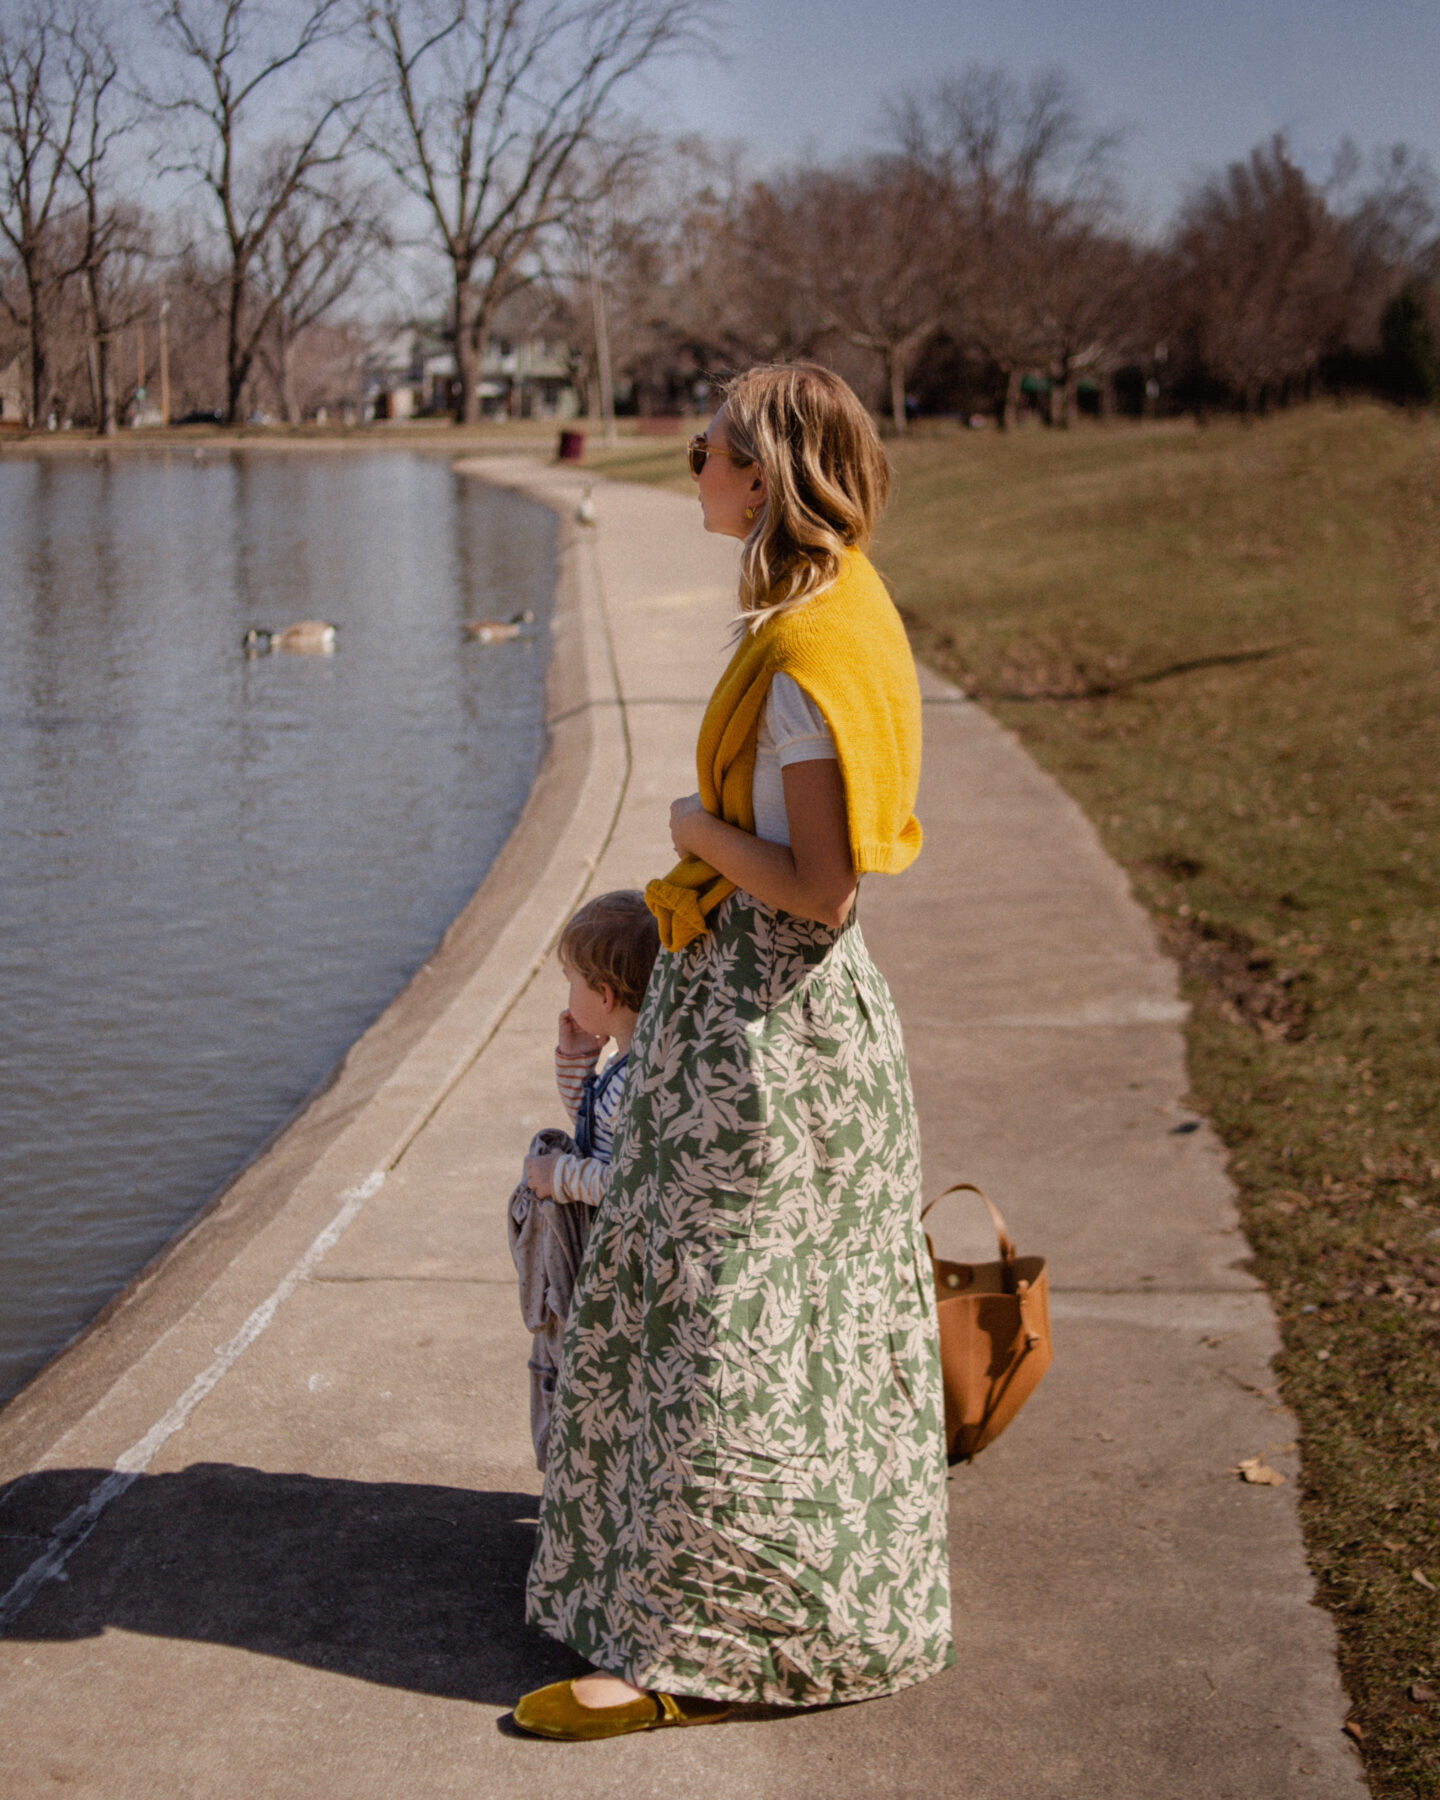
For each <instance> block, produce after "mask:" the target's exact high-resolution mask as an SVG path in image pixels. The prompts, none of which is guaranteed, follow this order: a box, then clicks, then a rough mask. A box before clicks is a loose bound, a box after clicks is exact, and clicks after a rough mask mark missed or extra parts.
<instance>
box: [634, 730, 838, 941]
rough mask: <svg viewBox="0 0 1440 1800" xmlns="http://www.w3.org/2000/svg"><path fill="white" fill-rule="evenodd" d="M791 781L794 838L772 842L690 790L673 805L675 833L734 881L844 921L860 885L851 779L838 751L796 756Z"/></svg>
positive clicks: (786, 908) (787, 780)
mask: <svg viewBox="0 0 1440 1800" xmlns="http://www.w3.org/2000/svg"><path fill="white" fill-rule="evenodd" d="M780 778H781V781H782V782H783V784H784V788H785V814H786V817H787V818H788V820H789V822H790V842H789V844H788V845H787V844H769V843H766V841H765V840H764V839H763V838H757V837H754V836H752V835H751V833H750V832H748V831H741V830H740V828H739V827H738V826H736V825H727V824H726V823H725V821H724V820H723V819H716V818H714V817H712V816H711V814H709V813H707V812H706V811H705V809H704V807H703V806H702V805H701V804H700V796H699V795H698V794H688V795H687V796H686V797H685V799H683V800H677V801H676V802H675V804H674V805H673V806H672V807H671V808H670V836H671V838H672V839H673V840H674V843H675V848H676V849H677V850H678V851H679V852H680V853H681V854H682V855H685V854H686V853H689V854H691V855H694V856H700V857H703V858H704V859H705V861H706V862H708V863H709V865H710V867H711V868H712V869H718V870H719V872H720V873H721V874H722V875H723V876H724V877H725V879H726V880H727V881H733V882H734V883H735V885H736V887H739V888H744V889H745V891H746V893H747V894H754V896H755V898H756V899H757V900H763V901H764V902H765V904H766V905H767V906H777V907H779V908H780V910H781V911H782V912H788V913H795V914H797V915H798V916H799V917H800V918H802V919H814V920H815V921H816V922H817V923H818V924H821V925H836V926H838V925H843V924H844V923H845V921H846V919H847V918H848V917H849V916H850V908H851V907H852V906H853V905H854V904H855V891H856V888H857V887H858V886H859V883H858V881H857V879H856V875H855V869H854V866H853V864H852V863H851V861H850V827H849V820H848V819H847V817H846V813H845V784H844V783H843V782H842V781H841V779H840V765H839V763H838V762H836V761H835V760H834V758H833V757H830V758H826V759H825V760H823V761H818V762H797V763H789V764H787V765H786V767H785V768H783V769H782V770H781V771H780Z"/></svg>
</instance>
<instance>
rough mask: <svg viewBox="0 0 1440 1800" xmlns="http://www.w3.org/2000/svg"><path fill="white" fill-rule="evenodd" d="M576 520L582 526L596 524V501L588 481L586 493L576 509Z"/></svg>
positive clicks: (581, 497)
mask: <svg viewBox="0 0 1440 1800" xmlns="http://www.w3.org/2000/svg"><path fill="white" fill-rule="evenodd" d="M575 518H576V521H577V523H579V524H581V525H593V524H594V523H595V501H594V498H593V496H592V493H591V485H590V483H589V482H588V481H587V482H586V483H585V492H584V493H583V494H582V495H581V496H580V504H579V505H578V506H577V507H576V508H575Z"/></svg>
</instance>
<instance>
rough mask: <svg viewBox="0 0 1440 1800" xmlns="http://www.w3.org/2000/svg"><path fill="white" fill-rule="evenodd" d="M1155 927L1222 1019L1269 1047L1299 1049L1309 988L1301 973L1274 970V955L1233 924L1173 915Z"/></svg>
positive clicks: (1306, 1018) (1306, 1022)
mask: <svg viewBox="0 0 1440 1800" xmlns="http://www.w3.org/2000/svg"><path fill="white" fill-rule="evenodd" d="M1158 923H1159V927H1160V937H1161V941H1162V942H1163V943H1164V945H1165V948H1166V949H1167V950H1168V951H1169V952H1170V954H1171V955H1172V956H1173V957H1174V958H1175V960H1176V961H1177V962H1178V963H1179V964H1180V967H1181V968H1182V969H1183V970H1184V972H1185V974H1186V975H1188V976H1189V977H1190V978H1191V980H1193V981H1195V982H1198V983H1199V984H1200V986H1202V987H1203V988H1204V989H1205V990H1206V992H1207V993H1208V994H1209V996H1210V998H1211V1001H1212V1003H1213V1004H1214V1005H1215V1007H1216V1009H1217V1010H1218V1011H1219V1012H1220V1014H1221V1016H1222V1017H1223V1018H1226V1019H1229V1020H1230V1021H1231V1023H1232V1024H1236V1025H1248V1026H1249V1027H1250V1029H1251V1030H1252V1031H1254V1032H1257V1033H1258V1034H1259V1035H1260V1036H1261V1037H1262V1038H1264V1039H1265V1040H1266V1042H1267V1043H1272V1044H1298V1043H1300V1042H1301V1040H1302V1039H1303V1038H1304V1037H1305V1036H1306V1035H1307V1033H1308V1031H1309V1025H1310V1003H1309V1000H1308V997H1307V992H1306V990H1307V987H1308V985H1309V984H1308V978H1307V977H1306V976H1305V974H1304V973H1303V972H1302V971H1301V970H1299V969H1277V968H1276V966H1275V959H1274V958H1273V957H1272V956H1269V955H1267V953H1266V952H1265V951H1263V950H1262V949H1261V948H1260V947H1259V945H1258V944H1256V942H1255V940H1254V939H1253V938H1250V937H1247V936H1246V935H1245V933H1244V932H1243V931H1237V930H1236V929H1235V928H1234V926H1231V925H1219V924H1214V923H1212V922H1211V921H1209V920H1206V919H1198V918H1192V917H1177V916H1175V915H1173V914H1172V915H1169V916H1166V915H1163V914H1162V915H1161V916H1160V918H1159V920H1158Z"/></svg>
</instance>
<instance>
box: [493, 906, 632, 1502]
mask: <svg viewBox="0 0 1440 1800" xmlns="http://www.w3.org/2000/svg"><path fill="white" fill-rule="evenodd" d="M659 949H660V933H659V930H658V928H657V926H656V923H655V919H654V915H653V914H652V913H651V912H650V910H649V908H648V907H647V906H646V904H645V896H644V895H643V894H640V893H638V892H633V891H630V890H623V889H622V890H621V891H619V892H617V893H613V894H600V895H598V896H597V897H596V898H595V899H594V900H590V901H587V902H586V904H585V905H584V906H582V907H581V908H580V910H579V912H577V913H576V914H575V916H574V918H572V919H571V921H570V923H569V924H568V925H567V926H566V927H565V929H564V931H563V932H562V933H561V934H560V966H561V968H562V969H563V970H564V972H565V974H566V975H567V976H568V978H569V981H570V1004H569V1006H568V1007H567V1008H566V1009H565V1011H564V1012H562V1013H561V1015H560V1033H559V1041H558V1043H557V1044H556V1046H555V1083H556V1086H557V1087H558V1088H559V1089H560V1098H561V1099H562V1100H563V1101H564V1102H565V1110H566V1112H568V1113H569V1115H570V1123H571V1125H572V1127H573V1130H574V1136H573V1137H571V1136H570V1135H568V1134H567V1133H566V1132H563V1131H554V1130H546V1131H540V1132H537V1133H536V1135H535V1137H534V1138H533V1139H532V1140H531V1144H530V1154H529V1155H528V1156H527V1157H526V1158H525V1176H524V1179H523V1180H522V1181H521V1183H520V1185H519V1187H517V1188H516V1190H515V1192H514V1193H513V1194H512V1195H511V1198H510V1207H509V1215H508V1218H509V1236H510V1254H511V1256H512V1257H513V1258H514V1261H515V1268H516V1272H517V1273H518V1275H519V1277H520V1311H521V1315H522V1316H523V1318H524V1320H525V1323H526V1325H527V1326H528V1327H529V1329H530V1331H531V1332H532V1334H533V1338H534V1343H533V1347H532V1350H531V1354H530V1433H531V1436H532V1438H533V1439H534V1443H535V1461H536V1464H537V1466H538V1467H539V1468H540V1469H542V1470H543V1469H544V1467H545V1450H546V1446H547V1444H548V1442H549V1437H550V1409H551V1406H552V1404H553V1402H554V1397H555V1379H556V1375H557V1373H558V1370H559V1366H560V1345H561V1341H562V1339H563V1338H564V1335H565V1320H566V1319H567V1317H568V1316H569V1312H570V1297H571V1295H572V1293H573V1292H574V1288H575V1277H576V1274H577V1273H578V1271H579V1268H580V1259H581V1257H582V1255H583V1254H584V1250H585V1240H586V1239H587V1238H588V1237H589V1235H590V1226H591V1223H592V1221H593V1220H594V1218H595V1213H596V1210H597V1208H598V1207H599V1205H600V1202H601V1200H602V1199H603V1198H604V1194H605V1178H606V1176H607V1174H608V1173H609V1167H610V1151H611V1145H612V1143H613V1140H614V1132H615V1119H616V1115H617V1114H618V1112H619V1110H620V1098H621V1094H622V1093H623V1091H624V1086H625V1070H626V1067H627V1065H628V1063H629V1058H630V1040H631V1038H632V1037H633V1036H634V1035H635V1023H636V1020H637V1019H638V1017H639V1014H640V1005H641V1002H642V1001H643V1000H644V998H645V986H646V983H647V982H648V981H649V979H650V971H651V969H652V968H653V966H654V963H655V958H656V955H657V954H658V952H659ZM610 1038H614V1040H615V1050H616V1054H615V1055H614V1056H613V1057H612V1058H611V1059H610V1061H609V1062H608V1063H607V1064H606V1065H605V1067H604V1069H603V1070H601V1071H600V1072H599V1073H598V1074H597V1072H596V1064H597V1063H598V1062H599V1060H600V1052H601V1051H602V1050H603V1049H604V1047H605V1044H606V1041H607V1040H608V1039H610Z"/></svg>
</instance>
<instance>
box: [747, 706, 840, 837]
mask: <svg viewBox="0 0 1440 1800" xmlns="http://www.w3.org/2000/svg"><path fill="white" fill-rule="evenodd" d="M835 760H836V752H835V739H834V738H833V737H832V736H831V733H830V727H829V726H828V725H827V724H826V723H825V715H824V713H822V712H821V710H820V708H819V707H818V706H817V705H816V704H815V702H814V701H813V700H812V699H811V698H810V696H809V695H808V694H807V693H806V692H805V690H804V688H802V687H801V686H800V684H799V682H797V681H796V680H794V678H793V677H791V676H789V675H776V676H774V677H773V678H772V680H771V682H770V692H769V693H768V694H767V695H766V696H765V708H764V711H763V712H762V713H761V715H760V729H759V733H758V735H757V737H756V740H755V784H754V789H753V797H754V802H755V835H756V837H759V838H764V840H765V841H766V843H768V844H788V843H789V842H790V821H789V819H788V818H787V816H786V813H785V785H784V782H783V780H782V779H781V775H780V771H781V770H782V769H786V768H788V767H789V766H790V764H791V763H799V762H834V761H835Z"/></svg>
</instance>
